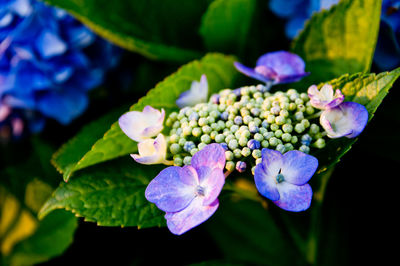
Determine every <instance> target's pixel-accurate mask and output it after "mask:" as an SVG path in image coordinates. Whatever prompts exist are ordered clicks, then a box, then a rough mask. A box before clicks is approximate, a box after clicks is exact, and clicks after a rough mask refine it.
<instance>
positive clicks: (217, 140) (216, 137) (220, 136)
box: [215, 134, 225, 143]
mask: <svg viewBox="0 0 400 266" xmlns="http://www.w3.org/2000/svg"><path fill="white" fill-rule="evenodd" d="M224 140H225V136H224V135H223V134H218V135H216V136H215V142H217V143H221V142H224Z"/></svg>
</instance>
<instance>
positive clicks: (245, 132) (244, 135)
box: [241, 129, 251, 138]
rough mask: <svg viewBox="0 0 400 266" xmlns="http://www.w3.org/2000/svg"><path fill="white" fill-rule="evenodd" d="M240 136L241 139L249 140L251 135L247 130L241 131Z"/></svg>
mask: <svg viewBox="0 0 400 266" xmlns="http://www.w3.org/2000/svg"><path fill="white" fill-rule="evenodd" d="M241 135H242V137H245V138H249V137H250V136H251V133H250V131H249V130H248V129H245V130H243V132H242V134H241Z"/></svg>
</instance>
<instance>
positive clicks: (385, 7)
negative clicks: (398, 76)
mask: <svg viewBox="0 0 400 266" xmlns="http://www.w3.org/2000/svg"><path fill="white" fill-rule="evenodd" d="M381 14H382V15H381V25H380V30H379V37H378V43H377V46H376V50H375V55H374V61H375V63H376V64H377V66H378V67H379V68H380V69H382V70H391V69H393V68H395V67H397V66H399V65H400V0H383V3H382V12H381Z"/></svg>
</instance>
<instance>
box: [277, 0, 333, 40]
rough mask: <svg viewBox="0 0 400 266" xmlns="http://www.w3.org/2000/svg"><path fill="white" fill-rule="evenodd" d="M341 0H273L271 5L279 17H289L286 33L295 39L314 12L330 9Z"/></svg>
mask: <svg viewBox="0 0 400 266" xmlns="http://www.w3.org/2000/svg"><path fill="white" fill-rule="evenodd" d="M337 3H339V0H285V1H282V0H271V1H270V2H269V7H270V9H271V11H272V12H273V13H274V14H275V15H277V16H278V17H281V18H284V19H287V20H288V22H287V23H286V28H285V33H286V36H287V37H288V38H289V39H293V38H294V37H296V36H297V34H298V33H299V32H300V31H301V30H302V29H303V28H304V24H305V22H306V20H307V19H309V18H310V17H311V15H312V14H313V12H318V11H321V10H324V9H329V8H331V7H332V6H333V5H335V4H337Z"/></svg>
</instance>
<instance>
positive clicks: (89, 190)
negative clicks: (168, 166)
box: [39, 158, 164, 228]
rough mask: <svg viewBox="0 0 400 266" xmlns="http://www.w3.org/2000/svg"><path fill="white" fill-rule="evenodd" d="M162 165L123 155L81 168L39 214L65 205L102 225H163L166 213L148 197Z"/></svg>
mask: <svg viewBox="0 0 400 266" xmlns="http://www.w3.org/2000/svg"><path fill="white" fill-rule="evenodd" d="M160 167H161V166H155V167H154V166H153V167H149V166H147V167H146V166H143V165H139V164H137V163H135V162H134V161H132V159H131V158H121V159H119V160H116V161H112V162H108V163H105V164H102V165H99V166H97V167H94V168H89V169H86V170H85V171H81V172H79V173H77V175H76V177H75V178H74V179H72V180H70V181H69V182H68V183H61V185H60V186H59V187H58V188H57V189H56V190H55V192H54V193H53V195H52V197H51V198H50V199H49V200H48V201H47V202H46V203H45V204H44V205H43V208H42V210H41V211H40V213H39V218H43V217H45V216H46V215H48V214H49V213H50V212H51V211H53V210H55V209H65V210H67V211H71V212H73V213H75V215H77V216H81V217H84V218H85V221H91V222H96V223H97V224H98V225H102V226H137V227H139V228H145V227H152V226H161V225H163V224H164V216H163V213H161V211H160V210H158V209H157V207H156V206H155V205H154V204H151V203H150V202H148V201H147V200H146V198H145V197H144V191H145V189H146V186H147V184H148V182H149V179H150V178H153V177H155V176H156V175H157V173H158V172H159V171H160V169H161V168H160Z"/></svg>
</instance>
